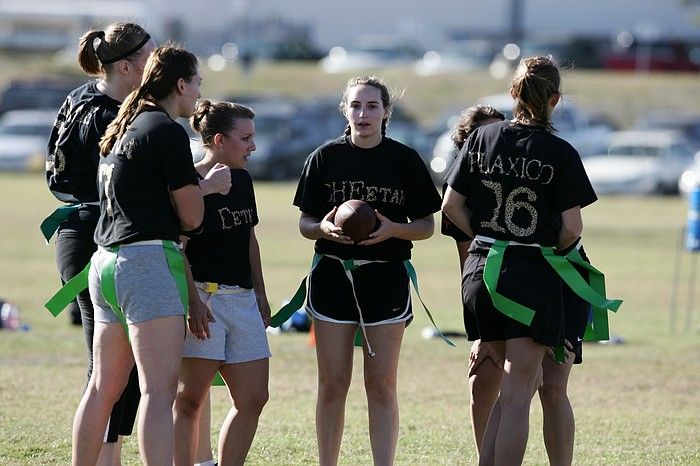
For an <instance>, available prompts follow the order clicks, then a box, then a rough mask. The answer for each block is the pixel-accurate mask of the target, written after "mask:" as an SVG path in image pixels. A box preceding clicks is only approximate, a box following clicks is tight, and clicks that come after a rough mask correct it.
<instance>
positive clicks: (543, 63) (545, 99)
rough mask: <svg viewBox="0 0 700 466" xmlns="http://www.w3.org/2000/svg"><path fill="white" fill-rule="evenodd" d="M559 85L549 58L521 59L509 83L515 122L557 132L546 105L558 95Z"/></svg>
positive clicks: (556, 72)
mask: <svg viewBox="0 0 700 466" xmlns="http://www.w3.org/2000/svg"><path fill="white" fill-rule="evenodd" d="M560 83H561V78H560V76H559V69H558V68H557V65H555V64H554V62H553V61H552V59H551V58H549V57H541V56H540V57H529V58H523V59H522V61H521V62H520V64H519V65H518V68H517V69H516V70H515V73H514V74H513V79H512V80H511V87H512V89H513V97H514V98H515V108H514V109H513V114H514V115H515V118H516V119H517V120H527V121H532V122H534V123H537V124H539V125H542V126H544V127H545V128H547V130H549V131H556V130H555V128H554V127H553V126H552V122H551V121H550V118H549V102H550V100H551V98H552V96H553V95H554V94H556V93H558V92H559V85H560Z"/></svg>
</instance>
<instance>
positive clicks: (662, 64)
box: [603, 40, 700, 71]
mask: <svg viewBox="0 0 700 466" xmlns="http://www.w3.org/2000/svg"><path fill="white" fill-rule="evenodd" d="M691 50H692V46H691V45H690V44H687V43H685V42H682V41H676V40H663V41H661V40H660V41H653V42H633V43H632V44H631V45H630V46H629V47H617V48H615V49H614V50H612V51H611V52H609V53H608V54H607V55H606V56H605V57H604V59H603V63H604V66H605V68H609V69H613V70H641V71H700V63H699V62H698V61H697V60H693V57H692V55H691Z"/></svg>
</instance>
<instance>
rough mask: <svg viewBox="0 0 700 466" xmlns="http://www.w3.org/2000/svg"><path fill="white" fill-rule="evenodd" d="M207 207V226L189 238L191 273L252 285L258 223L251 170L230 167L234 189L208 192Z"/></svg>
mask: <svg viewBox="0 0 700 466" xmlns="http://www.w3.org/2000/svg"><path fill="white" fill-rule="evenodd" d="M204 207H205V210H204V222H203V223H202V225H203V226H204V229H203V230H202V233H201V234H199V235H197V236H194V237H192V238H190V239H189V240H188V241H187V248H186V252H187V260H188V261H189V263H190V266H191V268H192V276H193V277H194V279H195V280H197V281H200V282H213V283H219V284H223V285H238V286H240V287H242V288H248V289H252V288H253V280H252V276H251V269H250V232H251V230H252V229H253V227H254V226H255V225H257V224H258V210H257V207H256V205H255V192H254V191H253V180H252V178H251V177H250V174H249V173H248V172H247V171H245V170H231V190H230V191H229V192H228V194H218V193H215V194H209V195H208V196H205V197H204Z"/></svg>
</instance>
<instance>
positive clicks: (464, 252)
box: [455, 240, 472, 272]
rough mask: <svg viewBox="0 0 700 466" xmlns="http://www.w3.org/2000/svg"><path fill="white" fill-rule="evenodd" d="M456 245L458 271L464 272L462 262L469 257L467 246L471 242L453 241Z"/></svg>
mask: <svg viewBox="0 0 700 466" xmlns="http://www.w3.org/2000/svg"><path fill="white" fill-rule="evenodd" d="M455 244H456V245H457V254H458V255H459V271H460V272H464V261H466V260H467V257H469V246H471V244H472V240H469V241H455Z"/></svg>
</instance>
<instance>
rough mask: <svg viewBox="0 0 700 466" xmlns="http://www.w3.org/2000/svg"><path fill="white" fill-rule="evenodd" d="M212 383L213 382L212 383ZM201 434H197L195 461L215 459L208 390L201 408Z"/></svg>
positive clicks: (201, 461) (202, 461)
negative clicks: (212, 445)
mask: <svg viewBox="0 0 700 466" xmlns="http://www.w3.org/2000/svg"><path fill="white" fill-rule="evenodd" d="M210 385H211V384H210ZM175 429H176V430H175V437H176V438H177V424H176V425H175ZM198 430H199V435H198V436H197V450H196V451H195V453H194V463H195V464H197V463H204V462H205V461H213V460H214V455H213V454H212V450H211V397H210V396H209V392H207V398H206V400H204V402H203V403H202V409H200V410H199V428H198Z"/></svg>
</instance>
